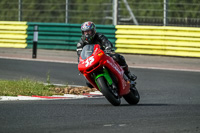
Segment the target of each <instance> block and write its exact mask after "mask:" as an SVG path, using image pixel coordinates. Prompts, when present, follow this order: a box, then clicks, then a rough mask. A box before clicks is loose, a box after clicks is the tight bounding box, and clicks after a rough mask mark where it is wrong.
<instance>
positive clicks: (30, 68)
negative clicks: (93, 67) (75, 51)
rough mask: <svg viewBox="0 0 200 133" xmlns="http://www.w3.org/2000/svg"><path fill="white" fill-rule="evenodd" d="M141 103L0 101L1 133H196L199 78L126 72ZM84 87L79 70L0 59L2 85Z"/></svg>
mask: <svg viewBox="0 0 200 133" xmlns="http://www.w3.org/2000/svg"><path fill="white" fill-rule="evenodd" d="M130 70H131V72H134V73H135V74H136V75H137V76H138V80H137V88H138V90H139V93H140V96H141V100H140V102H139V104H138V105H136V106H129V105H128V104H127V103H126V102H125V101H124V100H122V105H121V106H119V107H114V106H112V105H111V104H110V103H108V102H107V100H106V99H105V98H91V99H77V100H74V99H73V100H48V101H1V102H0V132H1V133H12V132H15V133H16V132H20V133H29V132H31V133H35V132H41V133H51V132H52V133H54V132H59V133H66V132H78V133H83V132H87V133H88V132H89V133H90V132H91V133H93V132H96V133H101V132H109V133H116V132H123V133H126V132H139V133H161V132H162V133H169V132H170V133H199V132H200V72H191V71H175V70H153V69H140V68H135V69H130ZM47 73H49V75H50V78H51V82H52V83H61V84H65V83H68V84H70V85H72V84H74V85H85V82H84V78H83V77H82V76H81V75H79V72H78V70H77V64H67V63H52V62H51V63H49V62H37V61H23V60H12V59H0V79H20V78H31V79H36V80H40V81H43V82H46V79H47Z"/></svg>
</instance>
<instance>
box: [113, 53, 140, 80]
mask: <svg viewBox="0 0 200 133" xmlns="http://www.w3.org/2000/svg"><path fill="white" fill-rule="evenodd" d="M111 56H112V58H113V59H114V60H115V61H116V62H117V63H118V64H119V65H120V66H122V68H123V69H124V73H125V74H126V75H127V77H128V78H129V79H131V80H133V81H134V80H136V79H137V76H135V75H134V74H132V73H131V72H130V71H129V69H128V65H127V63H126V61H125V58H124V57H123V56H122V55H120V54H117V53H114V54H112V55H111Z"/></svg>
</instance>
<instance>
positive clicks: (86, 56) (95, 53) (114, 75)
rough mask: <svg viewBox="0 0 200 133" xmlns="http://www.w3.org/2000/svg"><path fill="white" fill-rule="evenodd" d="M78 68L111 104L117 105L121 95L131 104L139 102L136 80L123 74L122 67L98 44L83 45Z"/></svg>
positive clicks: (119, 102)
mask: <svg viewBox="0 0 200 133" xmlns="http://www.w3.org/2000/svg"><path fill="white" fill-rule="evenodd" d="M78 69H79V71H80V72H81V73H82V74H83V75H84V76H85V78H86V79H87V80H88V81H89V82H90V84H91V85H92V86H93V87H95V88H97V89H98V90H99V91H100V92H101V93H102V94H103V95H104V96H105V97H106V99H107V100H108V101H109V102H110V103H111V104H112V105H114V106H119V105H120V104H121V98H122V97H124V99H125V100H126V101H127V102H128V103H129V104H131V105H135V104H137V103H138V102H139V100H140V95H139V93H138V91H137V89H136V82H134V81H131V80H130V79H129V78H128V77H127V76H126V75H125V74H124V70H123V68H122V67H121V66H120V65H119V64H118V63H117V62H116V61H115V60H114V59H113V58H112V57H110V56H109V55H108V54H106V53H105V52H104V51H103V50H101V49H100V45H99V44H89V45H86V46H84V47H83V50H82V52H81V55H80V58H79V64H78Z"/></svg>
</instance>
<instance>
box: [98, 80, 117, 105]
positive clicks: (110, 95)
mask: <svg viewBox="0 0 200 133" xmlns="http://www.w3.org/2000/svg"><path fill="white" fill-rule="evenodd" d="M97 83H98V85H99V88H100V90H101V92H102V94H103V95H104V96H105V97H106V99H107V100H108V101H109V102H110V103H111V104H112V105H114V106H119V105H120V104H121V99H120V97H119V95H118V93H117V90H113V89H112V88H111V87H110V86H109V85H108V82H107V81H106V79H105V78H104V77H99V78H98V79H97Z"/></svg>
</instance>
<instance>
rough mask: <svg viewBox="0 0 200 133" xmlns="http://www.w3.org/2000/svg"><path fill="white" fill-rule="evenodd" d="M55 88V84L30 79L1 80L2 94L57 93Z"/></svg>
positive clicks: (0, 91) (40, 94)
mask: <svg viewBox="0 0 200 133" xmlns="http://www.w3.org/2000/svg"><path fill="white" fill-rule="evenodd" d="M53 88H54V87H53V86H48V85H44V84H43V83H41V82H38V81H32V80H29V79H21V80H0V96H17V95H26V96H31V95H39V96H49V95H54V94H57V93H56V92H55V91H54V89H53Z"/></svg>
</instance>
